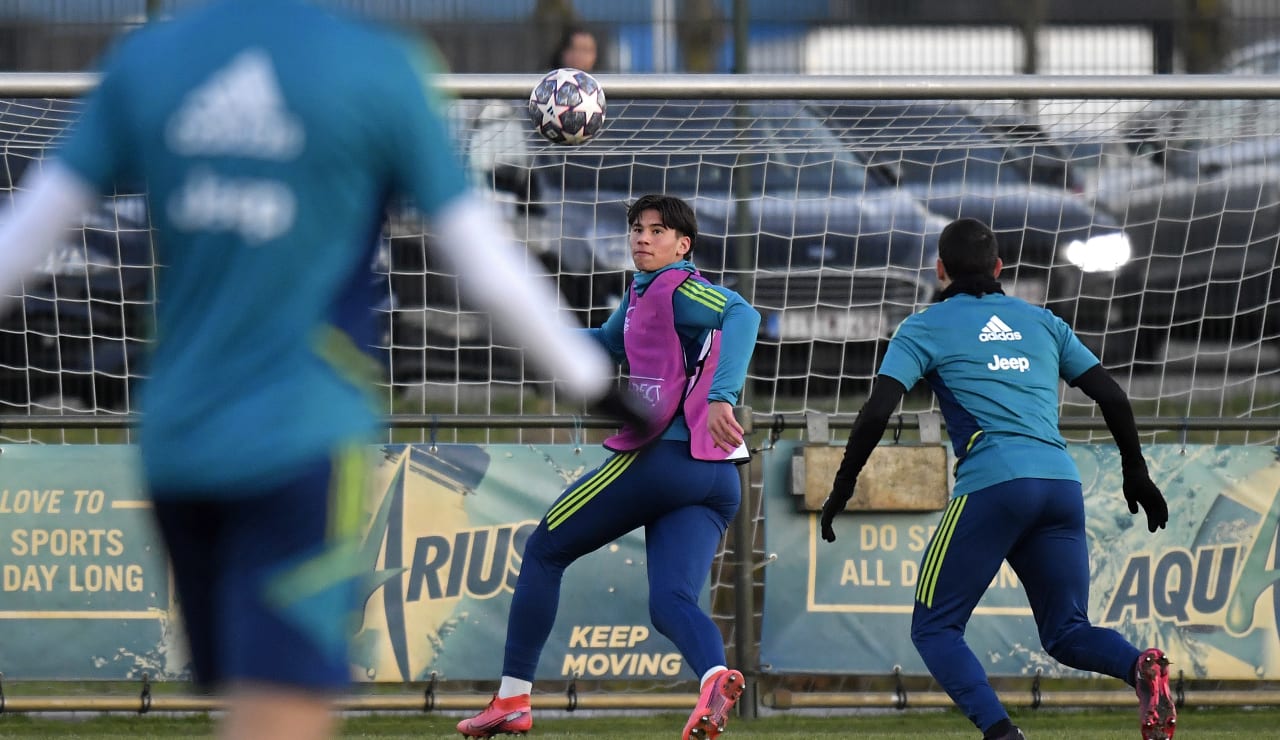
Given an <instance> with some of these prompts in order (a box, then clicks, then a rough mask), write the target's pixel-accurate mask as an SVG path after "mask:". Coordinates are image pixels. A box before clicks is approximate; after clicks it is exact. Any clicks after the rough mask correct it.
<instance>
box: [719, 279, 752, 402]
mask: <svg viewBox="0 0 1280 740" xmlns="http://www.w3.org/2000/svg"><path fill="white" fill-rule="evenodd" d="M759 330H760V313H759V312H758V311H756V310H755V309H754V308H752V307H751V305H750V304H749V303H747V302H746V301H744V300H742V299H741V298H739V299H738V300H737V301H736V302H730V303H729V304H728V305H727V306H725V310H724V321H723V323H722V324H721V329H720V361H719V363H718V364H717V365H716V374H715V376H714V377H712V378H711V388H710V389H709V391H708V396H709V398H710V399H711V400H712V401H727V402H729V403H732V404H737V403H738V397H739V394H740V393H741V392H742V386H743V385H745V384H746V382H747V370H748V368H749V366H750V364H751V354H752V353H753V352H754V351H755V346H756V336H757V334H758V333H759Z"/></svg>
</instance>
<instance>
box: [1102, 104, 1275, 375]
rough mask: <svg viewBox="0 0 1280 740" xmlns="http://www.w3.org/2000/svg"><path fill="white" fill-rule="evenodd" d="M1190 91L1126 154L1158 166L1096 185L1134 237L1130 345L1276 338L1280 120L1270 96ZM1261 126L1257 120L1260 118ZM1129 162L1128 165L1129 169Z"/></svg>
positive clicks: (1153, 351)
mask: <svg viewBox="0 0 1280 740" xmlns="http://www.w3.org/2000/svg"><path fill="white" fill-rule="evenodd" d="M1241 102H1249V101H1208V100H1205V101H1197V102H1195V103H1192V104H1189V105H1187V106H1185V107H1184V109H1183V110H1182V111H1181V114H1180V115H1181V121H1180V123H1179V125H1178V126H1177V127H1175V128H1174V129H1172V130H1170V131H1168V132H1166V133H1165V134H1164V135H1165V136H1166V137H1167V138H1159V139H1148V140H1146V141H1144V142H1143V143H1142V144H1141V145H1140V146H1138V147H1136V151H1135V152H1134V154H1133V156H1134V158H1135V159H1136V160H1137V161H1139V162H1142V163H1144V164H1143V167H1144V168H1145V170H1146V171H1148V172H1155V173H1157V174H1158V176H1156V177H1145V176H1144V177H1141V178H1134V177H1132V176H1131V175H1128V176H1127V177H1128V180H1129V181H1128V182H1127V183H1126V182H1124V181H1123V178H1124V177H1126V175H1116V174H1114V173H1113V174H1109V175H1108V174H1103V175H1101V176H1100V179H1101V181H1103V182H1106V180H1107V178H1112V179H1115V178H1122V181H1121V183H1120V185H1119V186H1114V187H1111V188H1108V189H1107V190H1106V191H1104V192H1103V193H1102V194H1101V195H1102V197H1103V198H1105V200H1106V202H1107V205H1108V207H1109V208H1111V209H1112V210H1114V211H1115V212H1116V214H1117V215H1118V216H1119V217H1120V218H1121V219H1122V220H1123V222H1124V223H1125V224H1126V228H1127V229H1128V231H1129V232H1130V233H1131V234H1132V235H1133V237H1134V244H1135V259H1134V263H1135V265H1136V267H1137V268H1138V269H1136V270H1135V271H1134V272H1133V275H1132V279H1131V280H1129V281H1128V282H1127V284H1126V288H1127V289H1128V290H1130V291H1141V292H1142V295H1143V301H1142V305H1141V310H1140V313H1139V316H1138V321H1139V324H1140V330H1139V346H1140V349H1141V350H1142V352H1143V353H1145V354H1146V355H1148V356H1151V357H1160V356H1161V355H1162V354H1163V348H1164V347H1165V346H1166V344H1167V342H1168V341H1170V340H1176V339H1182V340H1194V341H1197V342H1217V343H1228V344H1231V343H1235V344H1239V343H1251V342H1257V341H1264V340H1265V341H1270V342H1272V343H1277V341H1278V340H1277V337H1278V336H1280V279H1277V277H1276V276H1277V274H1280V272H1278V271H1280V258H1278V257H1277V249H1278V245H1280V130H1271V129H1272V128H1274V127H1275V120H1276V119H1275V116H1276V115H1277V114H1280V109H1277V104H1276V103H1275V101H1251V102H1249V105H1248V106H1247V108H1248V109H1249V110H1247V111H1245V112H1241V111H1237V110H1235V109H1234V107H1233V104H1239V103H1241ZM1260 127H1262V128H1260ZM1128 171H1129V172H1133V171H1134V169H1133V168H1130V169H1129V170H1128Z"/></svg>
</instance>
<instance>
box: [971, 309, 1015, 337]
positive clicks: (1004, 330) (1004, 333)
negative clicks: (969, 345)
mask: <svg viewBox="0 0 1280 740" xmlns="http://www.w3.org/2000/svg"><path fill="white" fill-rule="evenodd" d="M1018 339H1022V332H1020V331H1014V330H1013V328H1012V327H1010V326H1009V325H1008V324H1006V323H1004V322H1003V321H1001V320H1000V317H999V316H996V315H995V314H992V315H991V318H989V319H987V324H986V326H984V327H982V331H981V332H979V333H978V341H979V342H1012V341H1015V340H1018Z"/></svg>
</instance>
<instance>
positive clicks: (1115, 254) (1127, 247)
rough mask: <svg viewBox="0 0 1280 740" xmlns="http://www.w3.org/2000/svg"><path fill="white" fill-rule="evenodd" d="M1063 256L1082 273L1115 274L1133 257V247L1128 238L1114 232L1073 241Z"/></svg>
mask: <svg viewBox="0 0 1280 740" xmlns="http://www.w3.org/2000/svg"><path fill="white" fill-rule="evenodd" d="M1064 254H1065V256H1066V258H1067V261H1068V262H1070V263H1071V264H1073V265H1075V266H1076V267H1079V268H1080V269H1081V270H1082V271H1083V272H1115V271H1116V270H1118V269H1120V267H1121V266H1122V265H1124V263H1126V262H1128V261H1129V258H1130V257H1132V256H1133V246H1132V245H1131V244H1130V243H1129V237H1128V236H1126V235H1125V234H1123V233H1122V232H1115V233H1112V234H1099V235H1098V236H1091V237H1089V238H1088V239H1085V240H1084V241H1079V240H1076V241H1073V242H1071V243H1070V244H1068V245H1067V248H1066V250H1065V253H1064Z"/></svg>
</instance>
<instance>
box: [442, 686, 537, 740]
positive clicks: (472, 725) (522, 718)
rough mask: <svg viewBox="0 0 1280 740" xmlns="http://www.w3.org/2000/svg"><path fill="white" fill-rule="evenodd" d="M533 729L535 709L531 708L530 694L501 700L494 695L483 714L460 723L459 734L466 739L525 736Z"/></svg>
mask: <svg viewBox="0 0 1280 740" xmlns="http://www.w3.org/2000/svg"><path fill="white" fill-rule="evenodd" d="M532 728H533V709H532V708H531V707H530V706H529V695H528V694H521V695H520V696H513V697H510V698H507V699H499V698H498V695H497V694H494V695H493V700H492V701H490V702H489V706H487V707H485V708H484V711H483V712H481V713H479V714H477V715H476V716H474V717H469V718H467V719H464V720H462V721H461V722H459V723H458V732H461V733H462V734H463V736H464V737H493V736H494V735H523V734H525V733H526V732H528V731H529V730H530V729H532Z"/></svg>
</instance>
